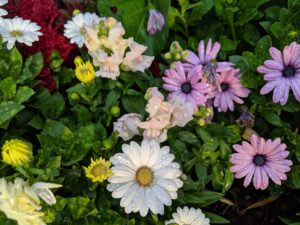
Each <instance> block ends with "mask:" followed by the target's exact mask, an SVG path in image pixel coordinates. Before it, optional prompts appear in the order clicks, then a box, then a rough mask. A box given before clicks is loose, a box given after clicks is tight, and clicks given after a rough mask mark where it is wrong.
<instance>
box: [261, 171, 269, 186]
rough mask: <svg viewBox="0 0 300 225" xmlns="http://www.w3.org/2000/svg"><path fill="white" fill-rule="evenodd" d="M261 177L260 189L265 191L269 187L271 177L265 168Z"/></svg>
mask: <svg viewBox="0 0 300 225" xmlns="http://www.w3.org/2000/svg"><path fill="white" fill-rule="evenodd" d="M261 175H262V184H261V186H260V188H261V190H265V189H266V188H267V187H268V186H269V177H268V174H267V172H266V170H265V167H264V166H263V167H262V170H261Z"/></svg>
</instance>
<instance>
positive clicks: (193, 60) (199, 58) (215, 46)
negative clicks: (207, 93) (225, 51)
mask: <svg viewBox="0 0 300 225" xmlns="http://www.w3.org/2000/svg"><path fill="white" fill-rule="evenodd" d="M220 48H221V44H220V43H219V42H215V43H212V40H211V39H209V40H208V43H207V46H206V49H205V43H204V41H203V40H201V41H200V42H199V45H198V55H196V54H195V53H194V52H192V51H189V50H188V51H187V52H188V55H187V58H186V59H185V61H186V62H187V63H184V68H185V69H186V70H189V69H191V68H193V67H194V66H195V65H202V69H203V75H204V78H206V79H207V80H208V82H209V83H211V84H214V85H215V84H217V79H218V73H220V72H223V71H227V70H230V69H232V66H233V64H232V63H230V62H216V61H215V59H216V57H217V54H218V52H219V51H220Z"/></svg>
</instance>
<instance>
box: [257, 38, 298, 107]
mask: <svg viewBox="0 0 300 225" xmlns="http://www.w3.org/2000/svg"><path fill="white" fill-rule="evenodd" d="M269 53H270V55H271V57H272V60H266V61H265V62H264V65H262V66H259V67H258V68H257V71H258V72H260V73H263V74H265V75H264V80H266V81H268V83H266V84H265V85H264V86H263V88H262V89H261V90H260V94H262V95H265V94H267V93H269V92H271V91H272V90H274V92H273V102H275V103H278V102H280V103H281V105H285V104H286V103H287V100H288V97H289V92H290V88H291V89H292V91H293V93H294V96H295V98H296V100H297V101H299V102H300V45H299V44H297V43H296V42H293V43H291V44H290V45H287V46H285V47H284V49H283V52H280V51H279V50H278V49H277V48H274V47H272V48H270V49H269Z"/></svg>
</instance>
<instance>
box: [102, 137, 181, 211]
mask: <svg viewBox="0 0 300 225" xmlns="http://www.w3.org/2000/svg"><path fill="white" fill-rule="evenodd" d="M122 151H123V153H117V154H115V155H114V156H113V157H111V158H110V161H111V163H112V164H113V167H112V168H111V171H112V173H113V175H112V176H111V177H110V178H109V179H108V181H109V182H110V184H109V185H108V186H107V190H109V191H111V192H112V197H113V198H121V202H120V205H121V207H124V208H125V212H126V213H127V214H129V213H131V212H139V213H140V215H141V216H143V217H144V216H146V215H147V214H148V211H149V209H150V210H151V211H152V212H153V213H154V214H161V215H162V214H164V205H167V206H170V205H172V199H176V198H177V190H178V189H179V188H180V187H182V185H183V182H182V181H181V180H180V179H179V177H180V175H181V174H182V172H181V170H180V166H179V164H178V163H175V162H173V160H174V158H175V156H174V155H173V154H171V153H169V152H170V148H169V147H168V146H164V147H162V148H160V146H159V143H158V142H156V141H151V142H150V141H146V140H144V141H143V142H142V144H141V145H139V144H137V143H136V142H133V141H132V142H130V145H127V144H124V145H123V146H122Z"/></svg>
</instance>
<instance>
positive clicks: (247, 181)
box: [244, 164, 255, 187]
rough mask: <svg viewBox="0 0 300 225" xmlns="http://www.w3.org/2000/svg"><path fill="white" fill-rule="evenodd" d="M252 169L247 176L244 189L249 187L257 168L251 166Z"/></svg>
mask: <svg viewBox="0 0 300 225" xmlns="http://www.w3.org/2000/svg"><path fill="white" fill-rule="evenodd" d="M251 166H252V167H251V169H250V170H249V173H248V174H247V176H246V177H245V180H244V187H248V185H249V184H250V182H251V180H252V177H253V174H254V172H255V166H254V165H253V164H251Z"/></svg>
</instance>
